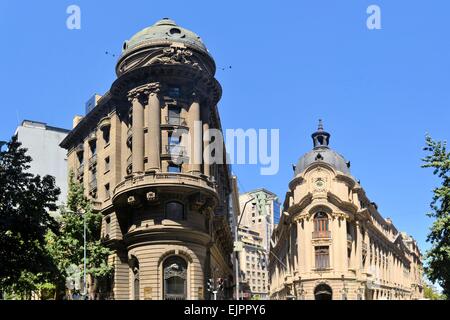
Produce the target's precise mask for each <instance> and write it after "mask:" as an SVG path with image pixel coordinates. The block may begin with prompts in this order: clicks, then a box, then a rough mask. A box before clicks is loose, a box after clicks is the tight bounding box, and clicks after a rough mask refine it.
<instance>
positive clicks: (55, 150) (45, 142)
mask: <svg viewBox="0 0 450 320" xmlns="http://www.w3.org/2000/svg"><path fill="white" fill-rule="evenodd" d="M68 133H69V130H66V129H62V128H57V127H52V126H49V125H47V124H46V123H43V122H38V121H30V120H24V121H22V123H21V125H20V126H18V127H17V129H16V132H15V135H16V136H17V140H18V141H19V142H20V143H22V147H24V148H26V149H28V151H27V155H29V156H30V157H31V158H32V162H31V163H30V169H29V172H30V173H32V174H35V175H40V176H45V175H50V176H53V177H55V183H56V186H57V187H59V188H60V189H61V194H60V196H59V199H58V205H61V204H63V203H65V202H66V199H67V152H66V150H64V148H61V147H60V146H59V144H60V143H61V141H63V139H64V138H65V137H66V136H67V134H68Z"/></svg>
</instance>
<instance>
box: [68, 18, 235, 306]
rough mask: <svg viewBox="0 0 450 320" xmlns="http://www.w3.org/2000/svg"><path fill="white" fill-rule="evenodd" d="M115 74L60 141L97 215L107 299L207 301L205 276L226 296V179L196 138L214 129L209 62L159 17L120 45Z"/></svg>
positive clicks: (215, 89) (215, 86) (215, 95)
mask: <svg viewBox="0 0 450 320" xmlns="http://www.w3.org/2000/svg"><path fill="white" fill-rule="evenodd" d="M116 73H117V80H116V81H115V82H114V83H113V84H112V87H111V89H110V90H109V91H108V92H107V93H106V94H105V95H103V96H102V97H101V98H100V99H98V101H97V105H96V106H95V107H94V108H92V110H91V111H90V112H89V113H88V114H87V115H86V116H85V117H76V118H75V119H74V128H73V130H72V131H71V132H70V134H69V135H68V136H67V138H66V139H65V140H64V141H63V142H62V146H63V147H65V148H66V149H67V150H68V166H69V170H72V171H73V172H74V173H75V178H76V179H77V180H78V181H80V182H81V183H82V184H83V186H84V188H85V191H86V195H88V196H89V197H90V199H92V201H93V203H94V208H95V209H96V210H98V211H100V212H101V213H102V214H103V216H104V219H103V224H102V237H103V239H104V240H105V241H106V243H107V244H108V246H110V247H111V248H112V249H113V250H114V255H112V256H111V257H110V258H109V263H111V264H112V265H113V266H114V275H113V277H112V279H111V280H112V281H111V284H110V285H111V288H110V290H109V291H108V292H109V293H110V296H111V298H114V299H194V300H196V299H208V298H210V295H209V293H208V291H207V287H206V283H207V280H208V279H209V278H216V279H217V278H222V279H224V282H225V288H224V290H221V291H220V292H219V295H218V296H219V298H227V297H229V296H231V291H232V289H231V287H232V285H233V270H232V264H231V254H232V247H233V241H232V238H231V232H230V226H229V223H228V207H229V205H228V195H229V193H230V180H229V177H230V172H229V170H228V167H227V166H226V165H223V164H217V163H211V162H210V159H209V157H207V156H205V155H204V152H203V151H205V150H204V149H205V147H206V144H207V143H208V140H207V139H206V138H205V140H204V137H203V133H205V135H206V133H207V132H208V129H209V128H214V129H218V130H221V124H220V118H219V114H218V110H217V103H218V101H219V99H220V96H221V87H220V85H219V83H218V82H217V80H216V79H215V78H214V74H215V63H214V60H213V59H212V57H211V56H210V55H209V53H208V51H207V50H206V48H205V46H204V45H203V43H202V42H201V40H200V38H199V37H198V36H197V35H195V34H194V33H192V32H191V31H189V30H186V29H184V28H181V27H179V26H178V25H176V24H175V23H174V22H173V21H171V20H169V19H163V20H161V21H159V22H157V23H156V24H155V25H153V26H151V27H149V28H146V29H144V30H142V31H140V32H139V33H137V34H136V35H134V36H133V37H132V38H131V39H130V40H129V41H126V42H125V43H124V47H123V52H122V55H121V57H120V58H119V61H118V63H117V68H116ZM180 132H181V133H189V135H184V134H182V135H180ZM194 133H195V134H194ZM198 137H200V138H198ZM186 140H190V141H186ZM188 142H191V143H188Z"/></svg>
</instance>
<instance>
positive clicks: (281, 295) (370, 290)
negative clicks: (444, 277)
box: [268, 122, 423, 300]
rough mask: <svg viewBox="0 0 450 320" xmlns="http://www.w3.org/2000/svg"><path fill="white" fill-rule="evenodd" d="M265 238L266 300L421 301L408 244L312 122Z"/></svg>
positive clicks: (415, 252) (418, 273)
mask: <svg viewBox="0 0 450 320" xmlns="http://www.w3.org/2000/svg"><path fill="white" fill-rule="evenodd" d="M312 139H313V149H312V150H311V151H309V152H308V153H306V154H305V155H303V156H302V157H301V158H300V159H299V161H298V163H297V165H296V167H295V173H294V178H293V179H292V180H291V181H290V183H289V189H288V192H287V193H286V198H285V201H284V204H283V214H282V215H281V219H280V222H279V224H278V226H277V228H276V229H275V231H274V232H273V234H272V241H271V253H270V260H269V269H268V270H269V279H270V297H271V299H298V300H304V299H306V300H347V299H349V300H408V299H421V298H423V284H422V263H421V254H420V251H419V248H418V246H417V243H416V241H415V240H414V239H413V238H412V237H411V236H409V235H407V234H406V233H404V232H399V231H398V230H397V228H396V227H395V226H394V224H393V223H392V221H391V220H390V219H389V218H383V217H382V216H381V214H380V213H379V212H378V208H377V205H376V203H374V202H372V201H370V200H369V198H368V197H367V195H366V193H365V191H364V189H363V188H362V187H361V185H360V183H359V182H358V181H357V180H356V179H355V178H354V177H353V176H352V175H351V172H350V162H348V161H346V160H345V159H344V157H343V156H341V155H340V154H339V153H337V152H336V151H334V150H333V149H331V148H330V134H329V133H328V132H326V131H324V129H323V125H322V123H321V122H320V123H319V128H318V130H317V131H316V132H315V133H313V134H312Z"/></svg>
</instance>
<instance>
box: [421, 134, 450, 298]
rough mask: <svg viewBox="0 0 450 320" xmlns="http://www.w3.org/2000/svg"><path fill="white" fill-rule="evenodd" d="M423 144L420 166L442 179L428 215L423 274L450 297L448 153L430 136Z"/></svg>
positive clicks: (449, 161)
mask: <svg viewBox="0 0 450 320" xmlns="http://www.w3.org/2000/svg"><path fill="white" fill-rule="evenodd" d="M425 141H426V146H425V147H424V150H425V151H427V152H428V155H427V156H426V157H425V158H423V159H422V161H423V162H424V164H423V165H422V167H424V168H433V169H434V170H433V174H434V175H435V176H437V177H438V178H439V179H440V180H441V184H440V186H439V187H436V188H435V189H434V190H433V199H432V201H431V204H430V207H431V210H432V211H431V212H430V213H428V216H429V217H432V218H434V219H435V221H434V222H433V225H432V226H431V230H430V233H429V234H428V238H427V241H428V242H430V243H431V249H430V250H429V251H428V252H427V253H426V256H425V257H426V265H425V272H426V274H427V275H428V277H429V279H430V280H431V281H432V282H433V283H436V282H437V283H438V284H439V285H440V286H441V287H442V289H443V294H444V295H445V296H447V297H450V152H448V151H447V143H446V142H445V141H444V142H441V141H434V140H433V139H432V138H431V137H430V136H429V135H427V136H426V140H425Z"/></svg>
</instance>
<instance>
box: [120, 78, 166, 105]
mask: <svg viewBox="0 0 450 320" xmlns="http://www.w3.org/2000/svg"><path fill="white" fill-rule="evenodd" d="M160 91H161V84H160V83H159V82H150V83H147V84H145V85H143V86H139V87H136V88H134V89H131V90H130V91H129V92H128V95H127V98H128V101H130V102H131V101H133V100H134V99H139V98H142V97H144V98H147V97H148V96H149V95H151V94H157V93H158V92H160Z"/></svg>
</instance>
